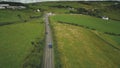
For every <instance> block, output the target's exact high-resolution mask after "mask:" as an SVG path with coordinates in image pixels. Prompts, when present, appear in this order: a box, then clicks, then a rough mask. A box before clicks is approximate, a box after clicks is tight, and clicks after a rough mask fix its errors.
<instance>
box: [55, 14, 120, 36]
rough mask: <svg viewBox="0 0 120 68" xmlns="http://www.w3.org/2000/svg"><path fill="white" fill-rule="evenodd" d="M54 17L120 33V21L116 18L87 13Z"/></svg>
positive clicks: (57, 19) (62, 20)
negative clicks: (115, 19)
mask: <svg viewBox="0 0 120 68" xmlns="http://www.w3.org/2000/svg"><path fill="white" fill-rule="evenodd" d="M53 18H54V20H56V21H61V22H66V23H73V24H78V25H83V26H87V27H89V28H94V29H96V30H99V31H102V32H113V33H116V34H119V33H120V31H119V30H118V29H119V28H120V27H119V26H120V21H114V20H108V21H107V20H103V19H101V18H95V17H91V16H87V15H67V14H63V15H62V14H61V15H55V16H53Z"/></svg>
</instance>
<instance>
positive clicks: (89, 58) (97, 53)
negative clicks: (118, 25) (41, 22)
mask: <svg viewBox="0 0 120 68" xmlns="http://www.w3.org/2000/svg"><path fill="white" fill-rule="evenodd" d="M51 26H52V29H53V32H54V39H55V42H54V43H55V44H54V45H55V46H54V49H55V50H56V51H57V52H58V53H59V54H56V51H55V57H56V58H57V59H55V63H56V68H101V67H102V68H119V67H120V63H119V61H120V59H119V57H120V51H119V50H118V49H115V48H114V47H113V46H111V45H110V44H109V43H108V42H106V41H108V40H103V39H101V36H102V37H103V36H104V38H107V39H108V38H109V37H108V36H106V35H104V34H103V33H101V32H96V31H92V30H89V29H85V28H82V27H79V26H74V25H70V24H65V23H59V22H57V21H55V20H54V18H53V17H52V18H51ZM110 40H111V42H113V40H112V39H111V38H109V41H110ZM113 43H114V42H113ZM114 44H115V43H114Z"/></svg>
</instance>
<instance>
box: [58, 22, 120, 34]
mask: <svg viewBox="0 0 120 68" xmlns="http://www.w3.org/2000/svg"><path fill="white" fill-rule="evenodd" d="M57 22H58V23H65V24H70V25H74V26H79V27H82V28H86V29H90V30H95V31H96V29H95V28H91V27H88V26H84V25H79V24H74V23H68V22H62V21H57ZM103 33H104V34H108V35H112V36H120V34H116V33H112V32H103Z"/></svg>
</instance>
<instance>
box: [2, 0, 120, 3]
mask: <svg viewBox="0 0 120 68" xmlns="http://www.w3.org/2000/svg"><path fill="white" fill-rule="evenodd" d="M0 1H11V2H22V3H33V2H43V1H120V0H0Z"/></svg>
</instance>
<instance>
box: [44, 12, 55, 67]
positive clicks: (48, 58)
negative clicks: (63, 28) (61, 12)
mask: <svg viewBox="0 0 120 68" xmlns="http://www.w3.org/2000/svg"><path fill="white" fill-rule="evenodd" d="M49 16H50V14H49V13H47V14H45V16H44V17H45V18H44V20H45V29H46V40H45V41H46V43H45V49H44V57H43V68H54V53H53V48H52V44H53V42H52V41H53V40H52V33H51V28H50V25H49V19H48V18H49ZM50 45H51V46H50Z"/></svg>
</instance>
